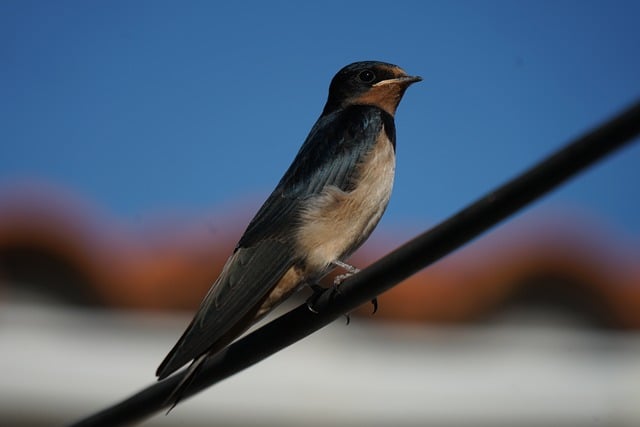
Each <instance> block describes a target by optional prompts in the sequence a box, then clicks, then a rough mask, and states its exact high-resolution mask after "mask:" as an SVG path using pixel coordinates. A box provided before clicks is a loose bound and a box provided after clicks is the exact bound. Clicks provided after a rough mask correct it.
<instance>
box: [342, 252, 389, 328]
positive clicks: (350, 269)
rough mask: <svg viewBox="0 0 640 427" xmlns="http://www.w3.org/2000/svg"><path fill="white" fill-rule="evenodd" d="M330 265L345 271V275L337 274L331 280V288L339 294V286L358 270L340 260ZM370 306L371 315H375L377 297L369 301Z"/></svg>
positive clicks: (358, 270)
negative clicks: (371, 307) (371, 308)
mask: <svg viewBox="0 0 640 427" xmlns="http://www.w3.org/2000/svg"><path fill="white" fill-rule="evenodd" d="M331 264H333V265H334V266H335V267H340V268H342V269H343V270H345V271H346V273H344V274H339V275H337V276H336V277H335V279H333V288H335V291H334V292H338V293H339V292H340V290H339V287H340V284H341V283H342V282H344V281H345V279H347V278H349V277H351V276H353V275H354V274H356V273H359V272H360V269H359V268H357V267H354V266H352V265H350V264H347V263H344V262H342V261H340V260H335V261H333V262H332V263H331ZM371 304H372V305H373V312H372V313H371V314H376V312H377V311H378V298H377V297H375V298H373V299H372V300H371ZM346 316H347V324H349V315H346Z"/></svg>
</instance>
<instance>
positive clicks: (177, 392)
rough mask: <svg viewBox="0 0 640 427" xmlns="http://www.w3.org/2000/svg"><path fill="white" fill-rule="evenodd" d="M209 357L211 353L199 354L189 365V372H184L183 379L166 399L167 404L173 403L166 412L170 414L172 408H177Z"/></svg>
mask: <svg viewBox="0 0 640 427" xmlns="http://www.w3.org/2000/svg"><path fill="white" fill-rule="evenodd" d="M207 357H209V353H204V354H202V355H201V356H199V357H198V358H197V359H195V360H194V361H193V362H192V363H191V365H189V368H188V369H187V372H186V373H185V374H184V377H183V378H182V380H180V382H179V383H178V385H177V386H176V387H175V388H174V389H173V391H172V392H171V394H170V395H169V397H168V398H167V400H166V404H167V405H171V406H169V409H167V413H166V414H169V412H171V410H172V409H173V408H175V407H176V405H177V404H178V403H180V401H181V400H182V397H183V395H184V392H185V391H186V390H187V389H188V388H189V386H190V385H191V382H192V381H193V379H194V378H195V376H196V374H197V373H198V371H199V370H200V368H201V367H202V364H203V363H204V362H205V360H207Z"/></svg>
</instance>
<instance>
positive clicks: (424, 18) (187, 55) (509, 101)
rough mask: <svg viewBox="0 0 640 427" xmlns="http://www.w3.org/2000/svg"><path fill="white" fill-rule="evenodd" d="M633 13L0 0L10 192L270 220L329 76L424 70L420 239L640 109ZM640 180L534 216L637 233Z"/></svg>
mask: <svg viewBox="0 0 640 427" xmlns="http://www.w3.org/2000/svg"><path fill="white" fill-rule="evenodd" d="M222 3H228V4H222ZM231 3H233V4H231ZM638 16H640V3H639V2H624V1H617V2H606V1H600V2H592V1H575V2H574V1H571V2H569V1H553V2H552V1H548V2H543V1H531V2H525V1H518V2H513V1H504V2H493V1H491V2H489V1H487V2H481V1H451V2H449V1H446V2H445V1H443V2H388V1H387V2H377V1H368V2H324V1H323V2H315V3H313V4H304V3H302V2H291V3H284V2H275V3H267V2H256V3H241V2H213V1H202V2H178V1H174V2H166V1H150V0H149V1H142V0H141V1H109V2H81V1H55V2H53V1H35V2H34V1H3V2H0V54H1V58H2V66H1V67H0V94H1V97H2V100H3V101H2V102H0V144H1V145H2V155H1V156H0V189H10V188H12V187H13V186H15V185H16V184H19V183H24V182H30V183H34V182H36V183H47V185H51V186H53V187H55V188H60V189H64V190H65V191H67V192H70V193H71V194H74V195H76V197H77V198H79V199H80V200H83V201H86V203H87V204H89V205H91V206H94V207H96V208H97V209H98V210H100V211H102V212H106V213H107V214H108V215H112V216H114V217H116V218H118V219H121V220H123V221H125V222H126V221H133V222H134V223H139V222H140V221H142V222H144V218H149V217H158V216H160V217H162V216H163V215H168V216H175V215H178V216H180V217H184V218H190V217H197V216H205V215H210V214H212V213H214V212H216V213H220V212H225V211H227V210H229V209H231V210H233V209H236V208H238V206H245V205H247V204H250V205H251V206H256V207H257V206H258V205H259V204H260V203H261V201H262V200H263V199H264V198H265V197H266V196H267V195H268V193H269V192H270V191H271V189H272V188H273V186H274V185H275V184H276V183H277V181H278V180H279V178H280V176H281V174H282V173H283V172H284V170H285V169H286V168H287V166H288V165H289V163H290V162H291V160H292V159H293V157H294V155H295V153H296V151H297V150H298V148H299V146H300V144H301V143H302V141H303V140H304V138H305V137H306V135H307V133H308V131H309V129H310V128H311V126H312V125H313V123H314V121H315V120H316V118H317V116H318V115H319V113H320V111H321V109H322V107H323V105H324V102H325V98H326V93H327V88H328V84H329V81H330V79H331V77H332V76H333V74H334V73H335V72H336V71H337V70H338V69H340V68H341V67H342V66H344V65H346V64H348V63H350V62H353V61H357V60H364V59H378V60H384V61H388V62H392V63H396V64H398V65H400V66H402V67H403V68H405V69H406V70H407V71H408V72H409V73H412V74H418V75H421V76H423V77H424V81H423V82H422V83H420V84H417V85H414V86H413V87H411V89H410V90H409V91H408V92H407V94H406V95H405V99H404V100H403V102H402V104H401V105H400V108H399V110H398V114H397V119H396V125H397V128H398V131H397V134H398V169H397V180H396V186H395V191H394V194H393V197H392V200H391V204H390V206H389V209H388V211H387V215H386V217H385V219H384V220H383V225H384V226H385V227H394V226H406V225H407V224H410V226H411V227H415V228H416V229H421V228H424V227H426V226H428V225H431V224H433V223H435V222H437V221H440V220H442V219H444V218H446V217H447V216H448V215H450V214H452V213H454V212H455V211H457V210H458V209H460V208H461V207H463V206H464V205H465V204H466V203H468V202H469V201H471V200H473V199H475V198H477V197H478V196H480V195H482V194H483V193H484V192H486V191H487V190H490V189H491V188H492V187H494V186H496V185H498V184H500V183H502V182H503V181H505V180H506V179H508V178H510V177H512V176H514V175H515V174H516V173H518V172H519V171H521V170H522V169H523V168H525V167H527V166H529V165H531V164H532V163H533V162H534V161H536V160H539V159H540V158H542V157H543V156H545V155H546V154H548V153H550V152H552V151H553V150H554V149H556V148H557V147H560V146H561V145H563V144H564V143H565V142H567V141H568V140H569V139H571V138H573V137H575V136H578V135H579V134H580V133H581V132H582V131H584V130H587V129H589V128H590V127H591V126H594V125H595V124H596V123H598V122H600V121H602V120H605V119H607V118H608V117H610V116H611V115H612V114H614V113H616V112H618V111H620V110H621V109H622V108H624V107H626V106H628V105H629V104H630V103H632V102H633V101H635V100H637V99H638V98H639V97H640V55H639V54H638V53H639V52H640V30H639V29H638V22H637V19H638ZM638 184H640V144H635V145H634V146H632V147H630V148H627V149H625V150H623V151H622V152H620V153H618V154H616V155H614V156H612V157H610V158H608V159H607V160H606V161H605V162H603V163H601V164H599V165H597V166H596V167H594V168H592V169H590V170H589V171H588V172H587V173H585V174H582V175H581V176H579V177H578V178H577V179H574V180H573V181H571V182H570V183H569V184H568V185H565V186H564V187H563V188H562V189H561V190H559V191H556V192H555V193H554V194H553V195H552V196H550V197H546V198H545V199H543V200H542V201H540V202H538V203H536V204H535V205H534V208H533V209H534V210H535V209H542V210H544V209H545V208H552V209H556V208H560V209H565V208H566V209H571V210H579V211H584V212H585V213H586V214H587V215H590V216H594V217H596V218H598V219H600V220H602V222H603V223H604V224H609V225H611V226H612V227H614V228H615V229H617V230H619V231H620V232H621V233H624V234H626V235H631V236H634V237H637V236H638V234H639V233H640V221H638V218H640V197H639V194H638V191H639V190H638ZM529 212H531V210H529Z"/></svg>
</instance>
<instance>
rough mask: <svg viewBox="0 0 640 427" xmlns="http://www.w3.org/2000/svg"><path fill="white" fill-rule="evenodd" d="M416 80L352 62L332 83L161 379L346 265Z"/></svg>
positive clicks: (386, 188) (385, 176) (378, 207)
mask: <svg viewBox="0 0 640 427" xmlns="http://www.w3.org/2000/svg"><path fill="white" fill-rule="evenodd" d="M420 80H422V79H421V78H420V77H416V76H409V75H407V73H405V71H404V70H403V69H402V68H400V67H398V66H396V65H392V64H387V63H384V62H377V61H365V62H356V63H353V64H351V65H347V66H346V67H344V68H343V69H341V70H340V71H339V72H338V73H337V74H336V75H335V76H334V77H333V79H332V81H331V85H330V87H329V97H328V99H327V103H326V105H325V107H324V110H323V111H322V114H321V115H320V118H319V119H318V121H317V122H316V123H315V125H314V126H313V128H312V129H311V132H310V133H309V136H307V139H306V140H305V142H304V144H303V145H302V147H301V148H300V151H299V152H298V154H297V155H296V157H295V159H294V160H293V163H292V164H291V166H290V167H289V169H288V170H287V172H286V173H285V174H284V176H283V177H282V179H281V180H280V182H279V183H278V185H277V187H276V188H275V190H274V191H273V193H271V195H270V196H269V198H268V199H267V201H266V202H265V203H264V204H263V205H262V207H261V208H260V210H259V211H258V213H257V214H256V216H255V217H254V218H253V220H251V222H250V224H249V226H248V227H247V230H246V231H245V232H244V234H243V235H242V237H241V238H240V241H239V242H238V245H237V246H236V248H235V250H234V251H233V254H232V255H231V256H230V257H229V259H228V260H227V262H226V264H225V265H224V267H223V269H222V273H220V276H219V277H218V279H217V280H216V281H215V283H214V284H213V286H212V287H211V289H210V290H209V292H208V293H207V295H206V297H205V298H204V300H203V301H202V304H201V305H200V308H199V310H198V312H197V313H196V315H195V317H194V318H193V320H192V321H191V324H190V325H189V326H188V327H187V329H186V331H185V332H184V334H183V335H182V337H180V339H179V340H178V342H177V343H176V345H175V346H174V347H173V349H172V350H171V351H170V352H169V354H168V355H167V356H166V358H165V359H164V360H163V362H162V363H161V364H160V367H159V368H158V370H157V372H156V375H157V376H158V379H159V380H161V379H164V378H166V377H167V376H169V375H170V374H172V373H173V372H175V371H176V370H177V369H179V368H181V367H182V366H183V365H185V364H186V363H188V362H191V361H193V363H192V364H191V366H190V368H189V371H188V372H187V374H186V375H185V377H184V379H183V380H182V381H181V383H180V384H179V385H178V387H177V388H176V389H175V390H174V393H173V394H172V396H171V397H170V400H171V402H169V403H172V404H173V405H174V406H175V404H176V403H177V402H178V400H179V399H180V395H181V393H182V392H183V391H184V388H185V387H186V386H188V384H189V382H190V380H191V379H192V378H193V376H194V375H195V374H196V373H197V371H198V368H199V367H200V366H201V365H202V363H203V362H204V361H205V360H206V358H207V357H208V356H211V355H213V354H215V353H217V352H218V351H220V350H222V349H223V348H224V347H225V346H227V345H228V344H229V343H230V342H231V341H233V340H234V339H235V338H237V337H238V336H239V335H240V334H242V333H243V332H244V331H245V330H246V329H247V328H248V327H249V326H251V325H252V324H253V323H254V322H255V321H256V320H258V319H259V318H260V317H262V316H264V315H265V314H266V313H268V312H269V311H271V310H272V309H273V308H274V307H275V306H276V305H277V304H279V303H280V302H282V301H283V300H284V299H286V298H287V297H289V296H290V295H291V294H292V293H293V292H294V291H296V290H297V289H299V288H300V287H302V286H303V285H304V284H308V285H313V284H315V283H317V281H318V280H319V279H321V278H322V277H323V276H324V275H326V274H327V273H328V272H329V271H330V270H332V269H334V268H336V267H341V268H343V269H345V270H346V271H347V272H348V274H353V273H355V272H357V271H358V270H357V269H356V268H354V267H351V266H350V265H348V264H346V263H345V262H344V261H345V260H346V259H347V258H348V257H349V256H350V255H351V254H352V253H353V251H355V250H356V249H357V248H358V247H359V246H360V245H361V244H362V243H363V242H364V241H365V240H366V239H367V238H368V237H369V235H370V234H371V232H372V231H373V229H374V227H375V226H376V225H377V224H378V221H379V220H380V217H381V216H382V214H383V212H384V210H385V208H386V207H387V203H388V202H389V197H390V195H391V188H392V186H393V179H394V172H395V146H396V135H395V124H394V115H395V112H396V108H397V107H398V104H399V102H400V99H401V98H402V96H403V94H404V92H405V90H406V89H407V88H408V87H409V86H410V85H411V84H412V83H415V82H418V81H420Z"/></svg>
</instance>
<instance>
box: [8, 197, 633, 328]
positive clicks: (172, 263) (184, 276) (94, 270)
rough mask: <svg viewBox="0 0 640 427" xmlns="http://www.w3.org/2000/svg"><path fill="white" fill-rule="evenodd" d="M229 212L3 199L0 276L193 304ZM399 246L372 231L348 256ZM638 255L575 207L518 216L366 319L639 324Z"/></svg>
mask: <svg viewBox="0 0 640 427" xmlns="http://www.w3.org/2000/svg"><path fill="white" fill-rule="evenodd" d="M238 216H239V217H241V218H248V215H247V214H240V215H238ZM527 217H528V218H534V216H533V214H529V215H527ZM229 218H230V217H227V218H226V219H221V220H220V221H219V222H214V221H213V220H211V219H209V220H207V221H205V220H202V221H200V222H198V221H195V223H196V225H195V226H194V225H192V222H190V224H176V223H175V222H174V223H171V224H170V225H168V224H165V226H164V227H157V228H156V229H148V228H147V229H146V230H132V229H128V228H127V227H126V226H124V225H122V224H120V225H118V224H116V223H115V221H114V220H112V219H107V218H104V217H102V216H101V215H98V214H96V213H95V212H92V211H90V210H88V209H86V208H83V207H81V206H80V205H79V204H77V203H74V202H70V201H69V200H64V198H62V201H61V199H60V198H59V197H57V196H43V195H38V196H33V195H30V196H29V197H17V198H16V197H11V198H6V197H5V198H0V279H4V281H6V283H15V284H17V286H31V287H33V286H35V287H36V288H37V289H38V291H39V292H44V293H47V294H50V295H53V296H59V297H60V298H61V299H63V300H66V301H71V302H76V303H93V304H104V305H107V306H113V307H128V308H138V309H159V310H160V309H194V308H195V307H197V305H198V304H199V302H200V299H201V298H202V296H203V295H204V294H205V293H206V291H207V289H208V288H209V286H210V284H211V283H212V282H213V280H214V279H215V277H216V275H217V272H218V271H219V270H220V269H221V268H222V265H223V263H224V261H225V260H226V258H227V256H228V255H229V254H230V252H231V250H232V248H233V246H234V244H235V242H236V241H237V239H238V237H239V235H240V234H241V232H242V230H243V228H244V225H245V224H244V222H242V223H241V222H240V221H236V220H231V219H229ZM558 218H560V219H558ZM214 223H215V224H217V226H216V227H211V226H210V225H207V224H214ZM381 234H382V235H384V232H382V233H378V235H381ZM403 234H406V230H403ZM400 243H401V241H395V242H392V243H390V240H389V239H383V238H378V239H374V240H373V241H371V242H369V243H368V244H367V245H365V247H364V248H363V250H361V251H360V252H359V253H357V254H356V256H355V257H354V259H353V263H354V264H355V265H358V266H360V267H362V266H366V265H367V264H369V263H371V262H373V261H375V260H376V259H377V258H379V257H380V256H382V255H383V254H385V253H386V252H388V251H390V250H392V249H393V248H394V247H396V246H397V245H398V244H400ZM638 252H639V251H638V247H637V246H632V245H629V244H627V243H622V242H620V241H616V239H614V238H612V237H611V233H607V232H604V231H602V227H599V226H594V223H593V222H586V221H581V220H579V218H578V217H576V216H575V215H571V216H567V215H564V216H557V215H547V216H546V217H545V218H536V219H529V220H528V219H525V217H520V218H519V219H518V220H516V221H513V222H511V223H509V224H507V225H506V226H502V227H499V228H496V229H495V230H494V232H493V233H491V234H489V235H487V236H486V237H484V238H481V239H479V240H478V241H476V242H475V243H473V244H470V245H468V246H467V247H465V248H463V249H461V250H459V251H458V252H457V253H455V254H452V255H451V256H449V257H447V258H446V259H444V260H442V261H441V262H439V263H436V264H435V265H433V266H431V267H430V268H428V269H426V270H424V271H422V272H421V273H419V274H417V275H415V276H413V277H411V278H410V279H409V280H407V281H406V282H405V283H403V284H401V285H400V286H397V287H396V288H394V289H393V290H391V291H390V292H388V293H386V294H384V295H383V296H381V297H380V310H379V312H378V314H377V315H376V316H374V317H373V318H374V319H380V320H382V319H393V320H402V321H414V322H417V321H420V322H422V321H424V322H471V321H477V320H480V319H486V318H490V317H491V316H492V315H494V314H495V313H497V312H499V311H500V310H501V309H502V308H504V307H506V306H509V305H510V304H514V303H525V304H534V303H540V302H542V303H545V304H555V305H558V306H561V307H563V308H566V309H570V310H573V311H576V310H577V311H578V312H581V313H582V314H583V315H585V316H586V317H588V318H590V319H592V320H594V321H595V323H597V324H600V325H604V326H608V327H615V328H626V329H640V263H639V262H637V260H638V259H639V258H638ZM1 295H2V294H1V293H0V297H1ZM370 309H371V307H369V306H366V307H363V308H362V309H361V310H360V311H359V313H362V314H366V313H368V312H369V311H370Z"/></svg>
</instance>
